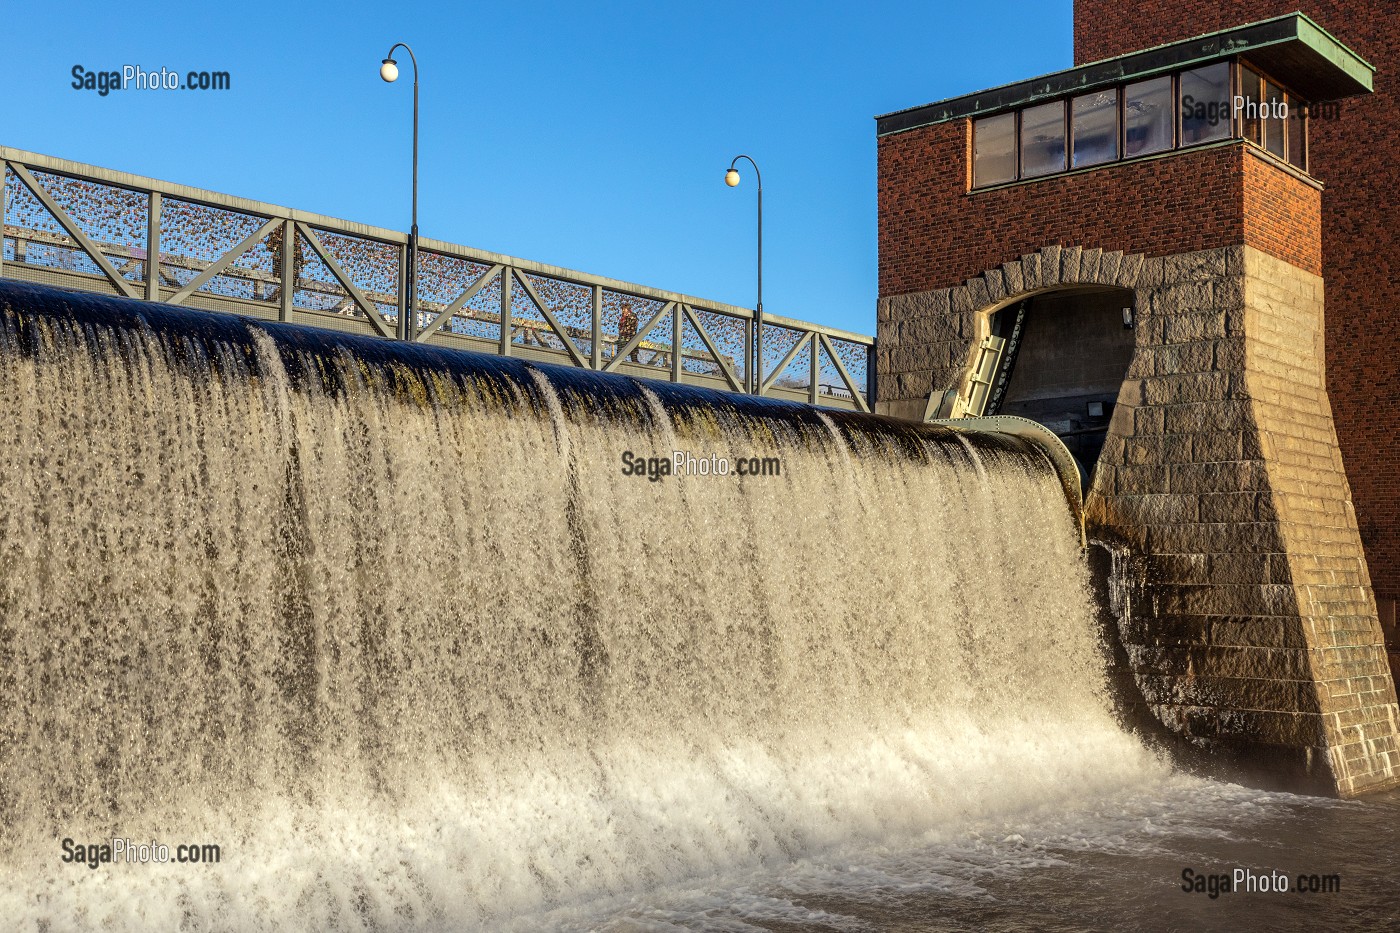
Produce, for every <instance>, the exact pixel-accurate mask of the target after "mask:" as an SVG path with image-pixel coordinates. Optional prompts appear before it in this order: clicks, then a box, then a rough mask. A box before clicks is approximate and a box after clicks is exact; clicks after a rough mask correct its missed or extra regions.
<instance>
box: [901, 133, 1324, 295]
mask: <svg viewBox="0 0 1400 933" xmlns="http://www.w3.org/2000/svg"><path fill="white" fill-rule="evenodd" d="M969 135H970V133H969V128H968V122H967V121H966V120H958V121H954V122H950V123H940V124H936V125H934V126H926V127H921V128H920V129H917V130H910V131H909V132H906V133H898V134H896V135H893V136H886V137H884V138H882V139H881V140H880V142H879V172H880V190H879V215H880V294H881V296H888V295H899V294H904V293H907V292H917V291H926V290H928V289H933V288H946V287H948V286H950V285H959V284H962V282H963V281H965V280H966V279H968V278H971V277H972V276H974V275H978V274H980V273H982V272H983V271H985V270H987V269H991V268H995V267H997V266H1000V265H1001V264H1002V263H1003V262H1008V261H1010V260H1013V259H1018V258H1020V257H1021V256H1022V255H1023V254H1026V253H1032V252H1035V251H1036V250H1039V249H1040V248H1041V247H1043V246H1051V245H1054V244H1060V245H1064V246H1085V247H1100V248H1102V249H1105V250H1123V251H1124V252H1132V253H1144V254H1146V255H1148V256H1161V255H1166V254H1168V253H1186V252H1192V251H1194V250H1202V249H1217V248H1219V247H1222V246H1233V245H1237V244H1240V243H1248V244H1249V245H1251V246H1254V247H1257V248H1258V249H1260V250H1262V251H1264V252H1267V253H1269V254H1270V255H1273V256H1277V257H1279V258H1280V259H1284V260H1286V261H1288V262H1291V263H1293V264H1294V265H1297V266H1299V267H1301V268H1303V269H1307V270H1308V271H1310V272H1313V273H1317V272H1319V271H1320V270H1321V260H1320V255H1319V248H1320V246H1319V237H1318V231H1317V209H1318V192H1317V190H1316V189H1315V188H1312V187H1311V186H1309V185H1307V184H1305V183H1303V182H1301V181H1299V180H1298V179H1296V178H1294V177H1292V176H1291V175H1289V174H1288V173H1286V172H1284V171H1282V170H1280V169H1278V168H1276V167H1274V166H1272V165H1270V164H1268V163H1266V162H1264V161H1263V160H1261V159H1259V158H1257V157H1256V156H1254V155H1251V154H1249V153H1248V152H1247V151H1246V149H1245V146H1244V144H1242V143H1241V144H1236V145H1231V146H1224V147H1217V148H1212V149H1202V150H1197V151H1194V152H1192V151H1186V152H1181V153H1177V154H1173V155H1171V156H1167V157H1165V158H1161V159H1153V160H1149V161H1143V162H1129V163H1125V164H1122V165H1114V166H1107V167H1104V168H1101V169H1098V170H1096V171H1093V172H1087V173H1084V174H1079V175H1065V176H1060V177H1056V178H1047V179H1043V180H1041V181H1033V182H1027V183H1025V184H1021V185H1013V186H1010V187H1007V188H1000V189H996V190H993V191H979V192H974V193H971V194H969V193H968V184H967V171H968V169H967V161H968V155H967V149H968V137H969ZM1246 180H1248V181H1249V182H1250V188H1251V190H1248V191H1247V190H1246V188H1247V186H1246V184H1245V182H1246Z"/></svg>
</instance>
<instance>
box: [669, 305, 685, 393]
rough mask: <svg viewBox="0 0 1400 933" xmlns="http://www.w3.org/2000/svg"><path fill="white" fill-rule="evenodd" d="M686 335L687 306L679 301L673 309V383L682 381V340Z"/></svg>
mask: <svg viewBox="0 0 1400 933" xmlns="http://www.w3.org/2000/svg"><path fill="white" fill-rule="evenodd" d="M684 334H685V305H683V304H681V303H680V302H679V301H678V302H676V306H675V308H673V309H671V381H672V382H680V381H681V354H682V352H683V348H682V344H681V338H682V337H683V336H684Z"/></svg>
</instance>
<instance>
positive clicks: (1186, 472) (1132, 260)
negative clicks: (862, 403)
mask: <svg viewBox="0 0 1400 933" xmlns="http://www.w3.org/2000/svg"><path fill="white" fill-rule="evenodd" d="M1084 284H1099V285H1107V286H1117V287H1121V288H1127V289H1131V290H1132V291H1133V293H1134V297H1135V305H1136V309H1137V316H1138V326H1137V335H1136V336H1137V346H1136V349H1135V351H1134V354H1133V358H1132V362H1131V363H1130V364H1129V369H1128V373H1127V377H1126V379H1125V381H1124V384H1123V387H1122V390H1121V392H1120V394H1119V398H1118V406H1117V409H1116V410H1115V412H1114V417H1113V422H1112V425H1111V428H1110V431H1109V437H1108V439H1107V441H1106V444H1105V447H1104V452H1103V455H1102V458H1101V460H1100V462H1099V466H1098V469H1097V470H1096V472H1095V475H1094V480H1093V485H1092V487H1091V489H1090V491H1089V495H1088V497H1087V502H1086V507H1087V511H1088V516H1089V524H1090V529H1091V536H1092V537H1096V538H1098V539H1100V540H1102V541H1104V542H1106V543H1109V544H1110V545H1112V547H1113V548H1114V549H1115V550H1116V551H1117V553H1118V554H1119V559H1118V560H1117V561H1116V563H1117V565H1118V567H1119V568H1120V570H1121V572H1122V579H1121V580H1120V584H1121V586H1120V596H1121V598H1120V600H1119V607H1118V609H1119V613H1120V614H1119V624H1120V633H1121V637H1122V642H1123V648H1124V649H1125V652H1124V656H1125V657H1126V659H1127V663H1128V666H1129V669H1130V671H1131V673H1132V681H1133V685H1134V687H1135V689H1136V695H1137V697H1138V699H1139V701H1140V702H1141V704H1142V705H1143V707H1144V708H1145V709H1146V710H1148V711H1150V713H1151V714H1152V716H1153V717H1154V718H1155V719H1156V720H1157V721H1158V722H1160V723H1161V724H1162V725H1164V726H1165V727H1166V728H1167V729H1169V730H1171V732H1172V733H1174V734H1175V735H1176V736H1177V737H1178V739H1179V740H1180V741H1182V742H1184V743H1186V744H1189V745H1191V746H1195V747H1198V748H1202V749H1206V750H1209V751H1210V752H1212V753H1213V754H1215V755H1216V756H1218V757H1221V758H1224V759H1229V760H1233V761H1236V762H1238V763H1241V764H1243V765H1245V766H1247V767H1249V768H1250V769H1252V770H1256V771H1263V772H1265V773H1267V774H1268V775H1270V776H1271V777H1273V778H1276V779H1281V780H1283V781H1285V782H1287V783H1289V784H1291V785H1293V786H1302V787H1308V788H1312V789H1321V790H1326V791H1330V792H1334V793H1338V794H1341V795H1344V796H1352V795H1355V794H1360V793H1365V792H1368V791H1373V790H1379V789H1382V788H1386V787H1393V786H1397V785H1400V746H1398V745H1397V733H1400V711H1397V707H1396V696H1395V687H1394V684H1393V681H1392V679H1391V676H1390V672H1389V669H1388V666H1387V662H1386V655H1385V649H1384V643H1383V641H1382V633H1381V628H1380V623H1379V621H1378V619H1377V614H1376V605H1375V600H1374V597H1373V595H1372V592H1371V587H1370V580H1369V578H1368V576H1367V571H1366V563H1365V558H1364V556H1363V552H1362V549H1361V541H1360V537H1359V534H1358V531H1357V523H1356V516H1355V514H1354V512H1353V509H1352V505H1351V493H1350V489H1349V487H1348V484H1347V479H1346V475H1345V473H1344V472H1343V468H1342V462H1341V455H1340V453H1339V452H1338V448H1337V441H1336V435H1335V431H1334V429H1333V426H1332V417H1331V410H1330V406H1329V404H1328V400H1327V395H1326V391H1325V388H1324V381H1323V376H1324V372H1323V356H1322V333H1323V331H1322V327H1323V290H1322V281H1321V279H1320V278H1318V277H1317V276H1315V275H1312V274H1310V273H1307V272H1304V271H1303V270H1301V269H1298V268H1297V267H1295V266H1292V265H1290V264H1288V263H1286V262H1283V261H1281V260H1278V259H1275V258H1273V257H1270V256H1268V255H1266V254H1264V253H1261V252H1258V251H1256V250H1254V249H1252V248H1249V247H1243V246H1241V247H1231V248H1226V249H1218V250H1210V251H1205V252H1199V253H1191V254H1184V255H1178V256H1168V257H1161V258H1154V259H1144V258H1143V257H1141V256H1133V255H1127V256H1125V255H1122V254H1118V253H1107V254H1105V253H1102V252H1101V251H1099V250H1095V249H1080V248H1077V247H1076V248H1061V247H1058V246H1055V247H1048V248H1046V249H1044V250H1042V251H1040V252H1039V253H1037V254H1034V255H1030V256H1026V257H1023V258H1022V259H1021V260H1020V261H1019V262H1015V263H1009V264H1007V265H1005V266H1003V267H1002V268H1001V269H998V270H992V271H989V272H988V273H987V274H985V275H984V276H981V277H979V278H978V279H974V280H972V281H971V282H969V283H968V284H967V285H964V286H959V287H957V288H951V289H942V290H938V291H934V292H925V293H921V294H918V295H905V296H898V297H894V298H889V299H884V300H882V301H881V303H880V308H879V327H880V340H879V344H878V365H879V367H880V373H879V377H880V378H879V385H880V386H881V398H880V400H879V404H878V410H879V411H882V412H884V413H887V414H893V415H896V416H901V417H908V418H921V417H922V416H923V414H924V409H925V406H926V405H927V400H928V397H929V394H930V392H934V393H941V392H943V391H945V390H947V389H961V388H962V387H963V385H964V383H965V381H966V379H967V376H968V374H969V373H968V370H969V367H970V363H971V360H972V356H973V352H974V348H975V346H976V344H977V343H978V341H980V339H981V337H982V336H983V335H984V334H985V333H986V332H987V327H988V323H987V322H988V319H989V316H990V314H991V312H993V311H994V310H996V309H998V308H999V307H1002V306H1005V304H1007V303H1009V302H1010V301H1011V300H1014V299H1016V298H1018V297H1021V296H1024V295H1025V294H1028V293H1035V292H1041V291H1045V290H1048V289H1053V288H1057V287H1063V286H1065V285H1076V286H1080V285H1084Z"/></svg>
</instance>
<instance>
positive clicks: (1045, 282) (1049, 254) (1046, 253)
mask: <svg viewBox="0 0 1400 933" xmlns="http://www.w3.org/2000/svg"><path fill="white" fill-rule="evenodd" d="M1062 252H1063V248H1062V247H1060V246H1058V245H1056V246H1047V247H1045V248H1044V249H1042V250H1041V251H1040V285H1041V287H1042V288H1045V287H1048V286H1051V285H1059V284H1060V282H1061V281H1062V280H1061V278H1060V254H1061V253H1062Z"/></svg>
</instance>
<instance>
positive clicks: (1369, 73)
mask: <svg viewBox="0 0 1400 933" xmlns="http://www.w3.org/2000/svg"><path fill="white" fill-rule="evenodd" d="M1294 15H1295V16H1297V17H1298V19H1299V20H1301V23H1300V25H1301V26H1302V27H1303V28H1301V29H1299V30H1298V38H1299V39H1300V40H1301V41H1302V42H1303V43H1304V44H1305V45H1307V46H1308V48H1310V49H1312V50H1313V51H1314V52H1316V53H1318V54H1319V55H1321V56H1322V57H1323V58H1325V59H1327V60H1328V61H1329V62H1331V63H1332V64H1333V65H1335V66H1336V67H1337V69H1338V70H1339V71H1342V72H1344V73H1345V74H1346V76H1347V77H1349V78H1351V79H1352V80H1354V81H1355V82H1356V83H1357V84H1360V85H1362V86H1364V87H1365V88H1366V90H1367V91H1374V90H1375V89H1376V87H1375V75H1376V66H1375V65H1373V64H1371V63H1370V62H1368V61H1366V59H1364V58H1362V57H1361V56H1360V55H1357V54H1356V53H1355V52H1353V51H1352V50H1351V49H1349V48H1347V46H1346V44H1345V43H1343V42H1341V41H1339V40H1338V39H1337V37H1336V36H1334V35H1332V34H1331V33H1330V32H1328V31H1327V30H1326V29H1323V28H1322V27H1321V26H1319V25H1318V24H1317V23H1315V22H1313V20H1312V17H1310V16H1308V15H1307V14H1306V13H1295V14H1294Z"/></svg>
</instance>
